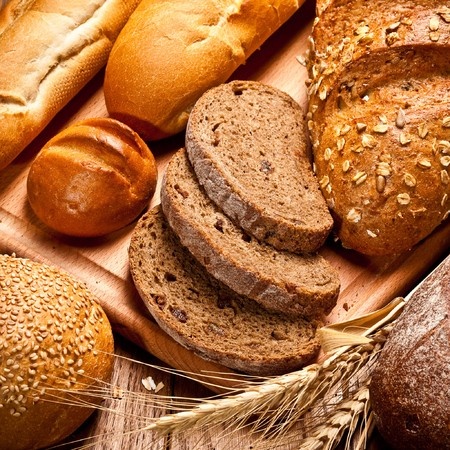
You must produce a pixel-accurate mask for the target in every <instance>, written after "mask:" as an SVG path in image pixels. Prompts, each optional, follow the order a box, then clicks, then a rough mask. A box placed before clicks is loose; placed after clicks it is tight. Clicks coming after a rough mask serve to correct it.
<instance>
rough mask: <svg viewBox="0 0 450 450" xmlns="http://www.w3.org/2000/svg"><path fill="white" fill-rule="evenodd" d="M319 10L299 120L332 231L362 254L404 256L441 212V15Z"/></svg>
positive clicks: (448, 134) (448, 66) (410, 10)
mask: <svg viewBox="0 0 450 450" xmlns="http://www.w3.org/2000/svg"><path fill="white" fill-rule="evenodd" d="M318 12H319V16H318V19H316V22H315V26H314V29H313V34H312V39H311V49H310V55H309V59H308V70H309V74H310V86H309V111H308V116H307V117H308V128H309V131H310V134H311V140H312V144H313V152H314V161H315V167H316V173H317V177H318V179H319V183H320V187H321V189H322V192H323V194H324V196H325V198H326V200H327V203H328V206H329V208H330V210H331V213H332V215H333V218H334V220H335V229H336V232H337V234H338V236H339V238H340V239H341V241H342V244H343V245H344V246H345V247H350V248H353V249H355V250H358V251H360V252H361V253H365V254H369V255H385V254H396V253H402V252H405V251H407V250H409V249H410V248H411V247H413V246H414V245H415V244H417V243H418V242H419V241H421V240H422V239H423V238H425V237H426V236H427V235H429V234H430V233H431V232H432V231H433V230H434V229H435V228H436V227H437V226H438V225H439V224H440V223H441V222H443V221H445V220H446V219H447V217H448V215H449V210H450V200H449V195H450V182H449V180H450V177H449V169H448V168H449V165H450V108H449V106H448V102H447V96H448V87H449V83H450V81H449V78H448V73H450V62H449V61H450V58H448V55H449V50H448V48H449V47H448V44H449V42H450V8H448V7H444V6H442V5H438V4H437V3H436V2H431V1H425V0H422V1H414V2H412V1H406V2H402V3H401V6H400V4H394V3H391V2H387V1H381V0H378V1H375V0H371V1H369V2H366V1H365V2H363V1H361V0H351V1H348V2H347V1H346V2H344V1H342V0H336V1H328V2H321V3H320V4H319V5H318ZM445 55H447V56H445Z"/></svg>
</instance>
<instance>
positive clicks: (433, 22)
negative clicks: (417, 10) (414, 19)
mask: <svg viewBox="0 0 450 450" xmlns="http://www.w3.org/2000/svg"><path fill="white" fill-rule="evenodd" d="M428 27H429V29H430V30H431V31H437V30H439V17H436V16H433V17H432V18H431V19H430V22H429V24H428Z"/></svg>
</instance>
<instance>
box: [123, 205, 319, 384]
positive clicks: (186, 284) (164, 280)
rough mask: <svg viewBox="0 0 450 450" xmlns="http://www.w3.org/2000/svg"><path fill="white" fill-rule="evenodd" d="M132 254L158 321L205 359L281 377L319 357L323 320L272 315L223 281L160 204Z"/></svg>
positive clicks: (141, 225) (143, 224)
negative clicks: (174, 228)
mask: <svg viewBox="0 0 450 450" xmlns="http://www.w3.org/2000/svg"><path fill="white" fill-rule="evenodd" d="M129 256H130V270H131V274H132V276H133V280H134V283H135V285H136V288H137V289H138V291H139V293H140V295H141V297H142V299H143V300H144V302H145V304H146V305H147V307H148V309H149V311H150V312H151V313H152V315H153V317H154V318H155V320H156V321H157V323H158V324H159V325H160V327H161V328H162V329H163V330H165V331H166V332H167V333H168V334H169V335H170V336H172V337H173V338H174V339H175V340H176V341H177V342H178V343H180V344H181V345H183V346H185V347H187V348H188V349H190V350H192V351H193V352H195V353H196V354H198V355H199V356H200V357H203V358H206V359H209V360H212V361H215V362H218V363H220V364H222V365H224V366H227V367H230V368H232V369H236V370H239V371H241V372H245V373H251V374H255V375H274V374H279V373H284V372H288V371H290V370H295V369H297V368H299V367H301V366H303V365H305V364H306V363H308V362H309V361H310V360H311V359H312V358H314V357H315V356H316V355H317V353H318V351H319V348H320V345H319V341H318V339H317V337H316V334H315V331H316V326H317V325H318V324H317V323H315V322H309V321H307V320H304V319H300V318H298V317H289V316H287V315H282V314H274V313H271V312H269V311H267V310H265V309H264V308H261V307H260V306H259V305H258V304H257V303H255V302H253V301H251V300H250V299H248V298H245V297H242V296H239V295H237V294H235V293H234V292H233V291H231V290H230V289H228V288H227V287H226V286H224V285H222V284H221V283H219V282H217V281H216V280H215V279H214V278H212V277H211V276H209V275H208V273H207V272H206V270H205V269H204V268H203V267H202V266H201V265H200V264H199V263H198V262H197V261H196V260H195V259H194V258H193V256H192V255H191V254H190V253H189V251H188V250H187V249H186V248H185V247H183V246H182V245H181V244H180V241H179V239H178V237H177V236H176V235H175V234H174V233H173V231H172V230H171V228H170V227H169V225H168V224H167V221H166V220H165V218H164V215H163V214H162V211H161V209H160V207H159V206H158V207H156V208H154V209H153V210H151V211H149V212H148V213H146V214H145V215H144V216H142V217H141V219H140V220H139V222H138V224H137V226H136V228H135V229H134V231H133V234H132V237H131V243H130V249H129Z"/></svg>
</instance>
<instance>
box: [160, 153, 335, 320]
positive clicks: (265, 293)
mask: <svg viewBox="0 0 450 450" xmlns="http://www.w3.org/2000/svg"><path fill="white" fill-rule="evenodd" d="M161 202H162V208H163V211H164V214H165V216H166V218H167V220H168V222H169V224H170V226H171V227H172V229H173V230H174V231H175V233H176V234H177V235H178V236H179V238H180V240H181V242H182V244H183V245H185V246H186V247H187V248H188V249H189V251H190V252H191V253H192V254H193V255H194V257H195V258H196V259H197V260H198V261H199V262H200V263H201V264H202V265H203V266H204V267H205V268H206V269H207V271H208V272H209V273H210V274H211V275H212V276H214V277H215V278H216V279H218V280H220V281H221V282H223V283H224V284H225V285H227V286H228V287H229V288H231V289H233V290H234V291H235V292H237V293H238V294H240V295H245V296H246V297H250V298H251V299H253V300H255V301H257V302H258V303H260V304H261V305H263V306H264V307H265V308H267V309H269V310H272V311H279V312H284V313H289V314H293V315H297V316H305V317H309V318H313V317H318V316H320V315H322V314H323V313H328V312H329V311H330V310H331V309H332V308H333V306H334V305H335V303H336V299H337V296H338V293H339V288H340V283H339V276H338V274H337V271H336V270H335V269H334V268H333V267H332V266H331V265H330V264H329V263H328V262H327V261H326V260H325V259H324V258H323V257H322V256H320V255H319V254H305V255H300V254H296V253H292V252H286V251H279V250H276V249H275V248H274V247H272V246H271V245H269V244H264V243H261V242H259V241H258V240H257V239H255V238H252V237H250V236H249V235H248V234H246V233H245V232H244V230H243V229H242V228H240V227H239V226H238V225H235V224H234V223H233V222H232V221H231V220H230V219H229V218H228V217H227V216H226V215H225V214H224V213H223V212H222V211H221V210H220V209H219V208H218V207H217V206H216V205H215V204H214V203H213V202H212V201H211V200H210V199H209V197H208V196H207V195H206V193H205V191H204V189H203V188H202V187H201V186H200V184H199V183H198V181H197V178H196V176H195V173H194V171H193V169H192V166H191V165H190V163H189V160H188V157H187V154H186V151H185V150H184V149H181V150H180V151H178V152H177V153H176V154H175V155H174V156H173V158H172V159H171V161H170V162H169V165H168V167H167V170H166V173H165V175H164V179H163V182H162V187H161Z"/></svg>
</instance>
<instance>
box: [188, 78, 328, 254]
mask: <svg viewBox="0 0 450 450" xmlns="http://www.w3.org/2000/svg"><path fill="white" fill-rule="evenodd" d="M307 142H308V137H307V132H306V127H305V120H304V115H303V112H302V110H301V108H300V105H298V104H297V103H296V102H295V101H294V100H293V99H292V98H291V97H290V96H289V95H287V94H285V93H284V92H282V91H280V90H278V89H276V88H273V87H271V86H268V85H265V84H262V83H259V82H256V81H240V80H236V81H232V82H230V83H225V84H222V85H220V86H217V87H215V88H213V89H210V90H209V91H208V92H206V93H205V94H204V95H203V96H202V97H201V98H200V100H199V101H198V102H197V103H196V104H195V106H194V108H193V110H192V111H191V114H190V116H189V121H188V125H187V130H186V150H187V152H188V156H189V159H190V161H191V163H192V166H193V167H194V171H195V173H196V175H197V178H198V180H199V182H200V184H202V186H203V187H204V188H205V191H206V192H207V194H208V196H209V198H211V199H212V200H213V201H214V202H215V203H216V204H217V205H218V206H219V207H220V208H221V209H222V210H223V211H224V212H225V214H227V216H228V217H230V218H231V219H232V220H233V221H235V222H236V223H238V224H239V225H240V226H241V227H242V228H244V229H245V230H246V231H247V232H248V233H249V234H251V235H252V236H254V237H256V238H257V239H259V240H263V241H265V242H267V243H269V244H271V245H273V246H274V247H275V248H277V249H280V250H289V251H293V252H314V251H316V250H317V249H318V248H320V247H321V246H322V245H323V244H324V242H325V239H326V238H327V236H328V234H329V233H330V231H331V228H332V226H333V220H332V218H331V215H330V212H329V211H328V207H327V205H326V203H325V200H324V198H323V195H322V193H321V192H320V188H319V184H318V182H317V180H316V178H315V176H314V173H313V171H312V167H311V161H310V160H309V157H308V153H307Z"/></svg>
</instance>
